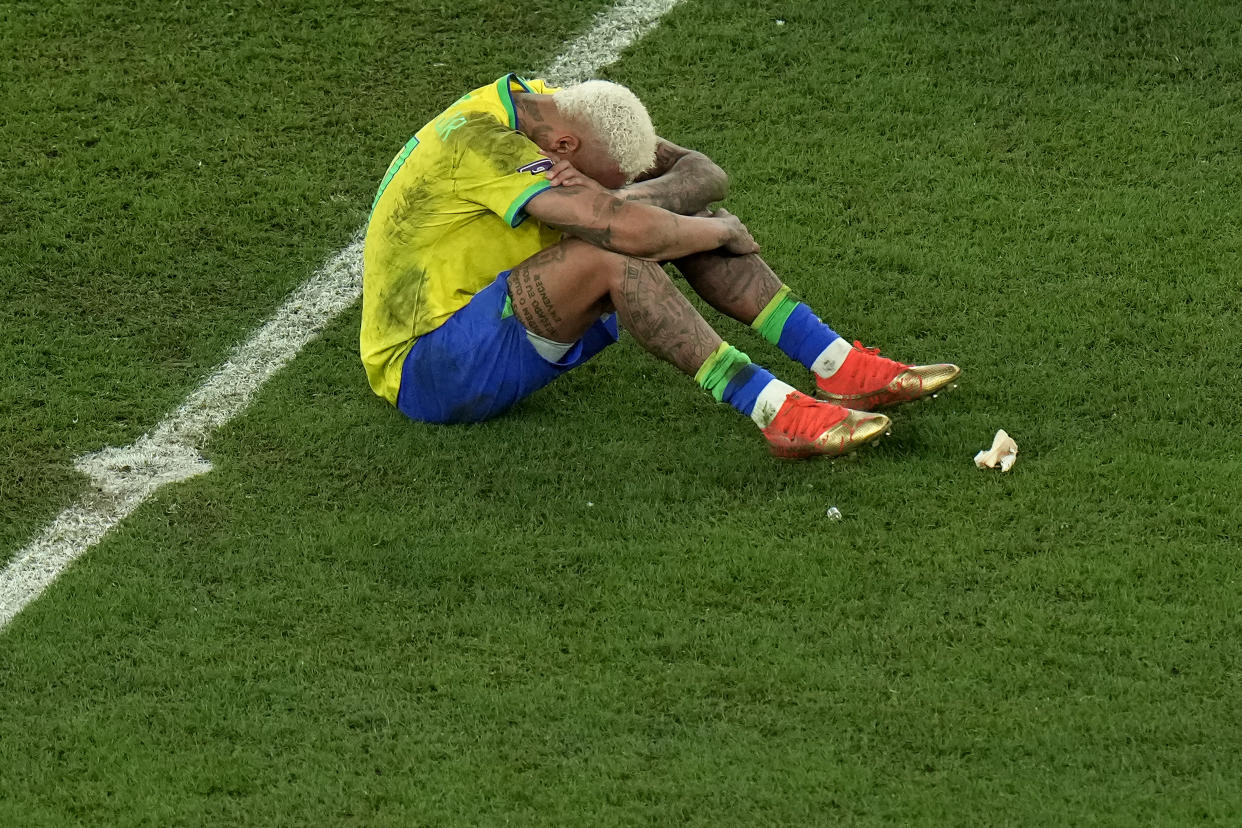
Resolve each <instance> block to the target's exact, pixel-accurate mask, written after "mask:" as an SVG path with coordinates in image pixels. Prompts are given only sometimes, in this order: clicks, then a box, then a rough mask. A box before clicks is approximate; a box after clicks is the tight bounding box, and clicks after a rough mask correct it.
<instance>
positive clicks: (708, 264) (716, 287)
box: [673, 250, 782, 325]
mask: <svg viewBox="0 0 1242 828" xmlns="http://www.w3.org/2000/svg"><path fill="white" fill-rule="evenodd" d="M673 264H675V265H676V266H677V269H678V270H680V271H681V272H682V275H684V276H685V277H686V281H687V282H689V283H690V286H691V287H692V288H694V291H695V293H697V294H699V296H702V297H703V300H704V301H705V302H707V304H709V305H711V306H712V307H713V308H715V309H716V310H718V311H720V312H721V313H723V314H726V315H728V316H731V317H733V318H734V319H736V320H737V321H739V322H742V323H745V324H747V325H749V324H750V323H751V322H754V321H755V317H756V316H758V315H759V312H760V311H762V310H763V309H764V308H765V307H766V306H767V304H768V302H770V301H772V297H773V296H775V295H776V292H777V291H778V290H780V289H781V285H782V282H781V280H780V277H778V276H777V275H776V274H775V273H773V272H772V268H770V267H768V265H767V263H766V262H765V261H764V260H763V259H761V258H759V256H758V255H757V254H753V253H752V254H750V255H747V256H733V255H730V254H728V253H723V252H720V251H715V250H713V251H709V252H707V253H695V254H694V255H692V256H686V257H685V258H682V259H677V260H676V261H675V262H673Z"/></svg>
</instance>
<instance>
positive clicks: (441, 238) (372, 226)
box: [358, 74, 561, 405]
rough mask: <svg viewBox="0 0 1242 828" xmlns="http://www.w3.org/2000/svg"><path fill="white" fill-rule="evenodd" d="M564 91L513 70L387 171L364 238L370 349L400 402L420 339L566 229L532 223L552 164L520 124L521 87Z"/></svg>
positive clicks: (377, 373)
mask: <svg viewBox="0 0 1242 828" xmlns="http://www.w3.org/2000/svg"><path fill="white" fill-rule="evenodd" d="M554 91H556V90H555V89H554V88H552V87H550V86H548V85H547V84H546V83H544V82H543V81H541V80H530V81H528V80H523V79H522V78H519V77H518V76H517V75H514V74H509V75H505V76H504V77H503V78H500V79H499V80H498V81H496V82H495V83H493V84H489V85H488V86H484V87H481V88H479V89H476V90H474V91H473V92H470V93H468V94H466V95H464V96H462V97H461V98H459V99H458V100H457V102H456V103H454V104H453V105H452V106H450V107H449V108H448V109H446V110H444V112H442V113H440V115H438V116H436V118H434V119H433V120H432V121H431V122H430V123H428V124H427V125H426V126H424V127H423V128H422V129H420V130H419V131H418V132H417V133H416V134H415V135H414V137H413V138H411V139H410V141H409V143H407V144H406V145H405V147H404V148H403V149H402V150H401V152H400V153H398V154H397V157H396V158H394V159H393V161H392V164H390V165H389V167H388V172H387V173H386V174H385V175H384V179H383V182H382V183H381V184H380V188H379V192H378V193H377V194H376V196H375V203H374V204H373V205H372V207H371V218H370V221H369V222H368V224H367V232H366V240H365V244H364V247H363V276H362V329H361V331H360V333H359V337H358V339H359V350H360V352H361V356H362V363H363V365H364V366H365V367H366V371H367V380H368V381H369V382H370V384H371V388H372V390H374V391H375V393H376V394H378V395H379V396H381V397H383V398H384V399H386V400H388V401H389V402H390V403H392V404H393V405H396V402H397V392H398V390H399V389H400V387H401V366H402V363H403V362H404V361H405V357H406V354H408V353H409V352H410V348H412V347H413V346H414V342H415V340H417V339H418V337H420V336H422V335H423V334H426V333H430V332H431V331H434V330H435V329H436V328H438V327H440V326H441V325H443V324H444V322H445V320H447V319H448V318H449V317H450V316H452V315H453V313H455V312H456V311H458V310H460V309H461V308H463V307H465V306H466V304H467V303H468V302H469V301H470V299H471V297H473V296H474V294H476V293H478V292H479V291H480V290H482V289H483V288H485V287H487V285H489V284H491V282H492V281H494V280H495V278H496V276H497V274H499V273H500V272H501V271H504V270H509V269H511V268H513V267H515V266H517V265H518V264H520V263H521V262H523V261H525V260H526V259H528V258H530V257H531V256H533V255H534V254H536V253H538V252H539V251H540V250H543V249H544V248H546V247H549V246H551V245H553V244H556V243H557V242H558V241H560V240H561V233H560V231H558V230H555V229H553V228H551V227H548V226H547V225H544V224H542V223H540V222H539V221H536V220H531V221H526V220H525V219H526V218H527V216H526V213H525V210H524V208H525V207H526V204H527V203H528V202H529V201H530V200H531V199H532V198H534V197H535V196H536V195H538V194H539V193H541V192H543V191H544V190H546V189H548V187H550V186H551V185H550V184H549V182H548V180H547V179H546V178H545V177H544V176H543V173H544V172H545V171H546V170H547V169H548V167H550V166H551V162H549V161H548V160H547V159H546V158H545V157H544V156H543V154H542V153H541V152H540V151H539V147H538V146H536V145H535V143H534V142H533V141H531V140H530V139H529V138H527V137H526V136H525V135H523V134H522V133H520V132H518V131H517V128H518V120H517V113H516V110H515V109H514V104H513V95H514V94H515V93H519V92H533V93H540V94H546V93H551V92H554Z"/></svg>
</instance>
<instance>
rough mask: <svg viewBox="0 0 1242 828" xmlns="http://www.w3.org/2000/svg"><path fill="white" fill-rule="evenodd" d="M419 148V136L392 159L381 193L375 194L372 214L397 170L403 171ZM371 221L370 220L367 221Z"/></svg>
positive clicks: (380, 189) (412, 139)
mask: <svg viewBox="0 0 1242 828" xmlns="http://www.w3.org/2000/svg"><path fill="white" fill-rule="evenodd" d="M417 146H418V136H417V135H415V136H414V137H413V138H411V139H410V140H409V141H406V143H405V146H404V147H402V148H401V152H399V153H397V157H396V158H394V159H392V163H391V164H389V165H388V172H386V173H384V180H383V181H381V182H380V185H379V191H378V192H377V193H376V194H375V200H374V201H372V202H371V214H372V215H374V214H375V207H376V205H378V204H379V200H380V196H382V195H383V194H384V190H387V189H388V184H389V183H390V182H391V181H392V177H393V176H394V175H396V174H397V170H399V169H401V165H402V164H404V163H405V160H406V159H407V158H409V157H410V153H411V152H413V151H414V149H415V147H417ZM367 220H368V221H370V218H368V219H367Z"/></svg>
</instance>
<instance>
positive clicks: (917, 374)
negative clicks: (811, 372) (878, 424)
mask: <svg viewBox="0 0 1242 828" xmlns="http://www.w3.org/2000/svg"><path fill="white" fill-rule="evenodd" d="M960 373H962V369H961V368H958V367H957V366H956V365H948V364H940V365H904V364H902V363H900V362H896V361H895V360H891V359H886V358H884V357H882V356H880V349H879V348H866V347H863V344H862V343H861V342H858V341H857V340H855V342H854V348H853V350H851V351H850V352H849V355H848V356H846V358H845V362H844V363H842V365H841V367H840V368H839V369H838V370H837V372H836V373H835V374H833V375H832V376H831V377H829V378H828V379H824V378H823V377H818V376H817V377H816V378H815V385H816V386H817V389H818V390H816V392H815V396H817V397H819V398H820V399H821V400H827V401H828V402H831V403H836V404H837V405H843V406H845V407H846V408H855V409H858V410H859V411H874V410H875V409H877V408H884V407H885V406H889V405H897V404H898V403H904V402H911V401H912V400H917V399H919V398H920V397H926V396H927V395H928V394H934V393H935V392H936V391H939V390H940V389H941V388H944V387H945V386H946V385H948V384H949V383H951V382H953V380H955V379H957V376H958V374H960Z"/></svg>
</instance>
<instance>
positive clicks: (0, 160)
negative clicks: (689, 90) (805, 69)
mask: <svg viewBox="0 0 1242 828" xmlns="http://www.w3.org/2000/svg"><path fill="white" fill-rule="evenodd" d="M607 5H608V4H606V3H605V2H603V0H592V2H585V3H576V4H565V3H563V2H560V0H533V2H531V3H525V4H523V5H522V7H521V8H520V9H519V8H516V7H504V6H503V5H502V4H497V3H495V2H493V0H464V2H461V3H456V4H453V6H452V8H451V10H450V9H448V8H447V7H445V8H441V7H440V6H439V5H434V4H433V5H431V6H426V7H420V8H417V9H410V8H406V7H397V6H388V7H376V6H375V5H373V4H370V3H362V2H355V3H349V2H346V3H336V2H323V1H322V0H311V2H306V3H299V4H297V5H296V7H284V8H281V9H279V10H272V9H270V8H269V7H268V6H266V5H264V4H258V3H244V4H241V5H238V6H236V7H233V8H230V9H228V10H224V11H220V12H219V13H217V10H215V9H207V8H203V9H197V8H185V7H180V6H158V5H150V4H133V3H87V2H73V1H72V0H71V2H66V3H58V4H55V5H52V6H48V5H46V4H37V3H11V4H7V5H6V6H5V8H4V9H3V11H0V17H2V19H3V25H0V78H3V82H2V83H0V105H2V106H3V108H4V111H5V112H6V113H8V114H9V115H10V116H11V117H8V118H6V119H4V121H3V123H0V136H2V137H3V139H4V140H3V141H0V166H3V168H4V169H5V175H4V176H3V181H0V286H3V288H4V292H5V302H4V303H2V304H0V355H2V356H3V361H4V364H5V371H4V372H2V373H0V435H3V439H0V550H4V551H3V553H0V554H2V555H3V556H4V557H5V558H6V559H7V558H8V556H10V555H11V554H12V553H13V552H14V551H15V550H17V549H18V548H20V547H21V546H23V545H25V544H27V543H29V542H30V540H31V539H32V538H33V537H34V536H35V535H36V534H37V532H38V530H39V528H40V527H41V526H43V525H44V524H46V523H47V522H48V521H49V520H50V519H52V518H53V517H54V516H55V515H56V514H57V513H58V512H59V511H61V510H62V509H63V508H65V507H67V506H68V505H69V504H70V503H71V502H73V501H74V500H75V499H76V497H77V495H78V494H79V493H80V492H81V491H82V489H83V487H82V482H83V481H82V478H81V476H80V474H79V473H78V472H77V471H76V470H75V468H74V463H73V458H75V457H78V456H80V455H82V454H85V453H89V452H92V451H97V450H99V449H100V448H102V447H104V446H124V445H127V444H130V443H132V442H134V441H135V440H136V439H137V438H138V437H139V436H140V435H142V434H143V433H144V432H145V431H147V430H148V429H150V428H151V427H152V426H153V425H154V424H155V423H157V422H158V421H159V420H160V418H161V417H163V416H164V415H166V414H167V413H168V412H169V411H172V410H174V409H176V408H177V407H178V405H179V404H180V402H181V401H182V400H184V399H185V397H186V395H187V394H188V393H189V392H190V391H191V390H192V389H193V388H194V387H195V386H196V385H198V384H199V383H200V382H201V381H202V378H203V377H205V376H208V375H209V374H210V373H211V372H212V371H213V369H214V367H215V366H217V365H219V364H220V362H221V361H222V360H223V359H225V358H226V357H227V355H228V353H229V352H230V350H231V349H232V348H233V347H234V346H236V345H237V344H238V343H239V342H241V341H243V340H244V339H245V338H246V336H247V335H248V333H249V332H250V331H252V330H254V329H255V328H256V327H258V326H259V325H260V324H261V323H262V322H263V321H264V319H265V318H266V317H268V316H269V315H270V313H271V310H272V309H273V308H275V307H277V306H278V305H279V304H280V303H281V301H282V300H283V299H285V298H286V297H287V296H288V295H289V293H290V292H291V291H292V290H293V289H294V288H296V286H297V285H298V284H300V283H301V282H303V281H304V280H305V279H306V277H307V275H308V274H310V273H312V272H314V271H315V270H316V269H317V268H318V267H319V266H320V265H321V264H322V263H323V262H324V261H326V260H328V259H329V258H331V256H332V254H333V252H334V251H336V250H339V249H340V248H341V247H342V246H344V245H345V244H346V243H347V242H348V241H349V239H350V237H351V235H352V234H353V233H354V232H355V230H356V229H357V228H358V227H359V226H360V225H361V224H362V222H363V221H364V220H365V218H366V207H367V206H368V205H369V203H370V198H371V196H372V195H373V194H374V188H375V185H376V182H377V181H378V179H379V177H380V176H382V174H383V171H384V166H385V165H386V164H387V161H388V160H389V159H390V158H391V156H392V154H393V153H395V151H396V150H397V149H398V148H400V146H401V144H402V143H403V142H404V141H405V140H406V139H407V138H408V137H409V133H410V132H411V131H412V130H413V129H416V128H417V126H419V125H421V124H422V123H423V122H424V120H425V119H426V118H428V117H430V116H431V115H433V114H434V110H433V106H438V105H440V101H441V98H442V97H443V94H444V90H459V89H462V88H470V87H471V85H474V84H477V83H478V82H479V80H478V79H479V78H480V77H486V76H488V75H491V76H493V77H495V76H499V75H500V74H502V73H504V72H506V71H512V70H513V69H514V68H515V66H520V67H521V69H522V71H526V72H533V71H534V70H535V69H536V68H537V67H538V66H539V65H540V64H546V63H548V62H550V61H551V60H552V59H553V58H554V57H555V56H556V55H557V54H558V52H559V49H560V47H561V45H562V43H563V42H565V41H566V40H568V39H570V38H571V37H572V36H573V34H574V33H575V31H577V30H581V29H582V28H583V27H584V26H585V25H586V24H587V23H588V22H589V21H590V19H591V16H592V14H593V13H595V12H596V11H598V10H599V9H601V8H604V7H606V6H607ZM342 90H347V91H345V92H342ZM433 102H434V103H433Z"/></svg>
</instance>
